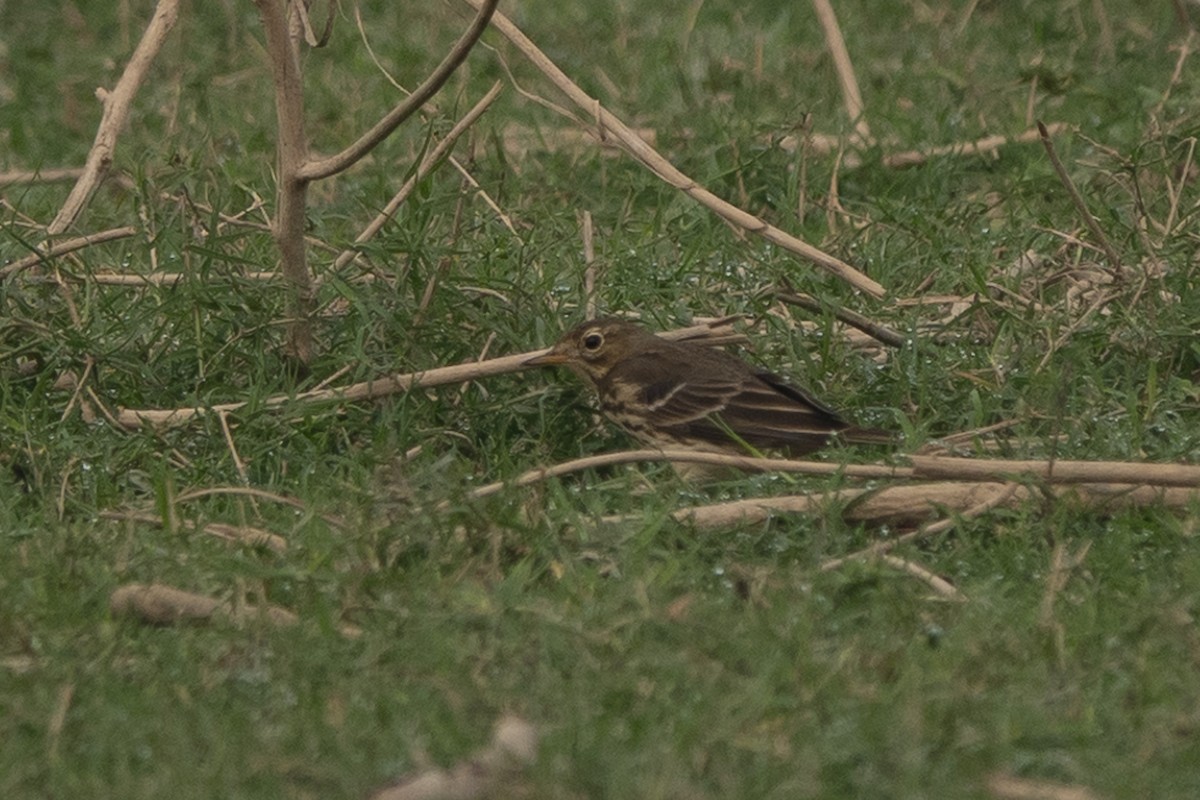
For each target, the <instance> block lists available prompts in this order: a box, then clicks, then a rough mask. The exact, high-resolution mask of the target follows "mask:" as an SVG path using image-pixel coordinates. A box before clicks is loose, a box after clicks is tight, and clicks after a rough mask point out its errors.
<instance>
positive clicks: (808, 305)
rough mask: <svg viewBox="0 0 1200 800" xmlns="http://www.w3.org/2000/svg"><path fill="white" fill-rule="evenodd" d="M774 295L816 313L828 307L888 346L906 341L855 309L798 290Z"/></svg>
mask: <svg viewBox="0 0 1200 800" xmlns="http://www.w3.org/2000/svg"><path fill="white" fill-rule="evenodd" d="M775 297H776V298H778V299H779V300H782V301H783V302H785V303H790V304H791V305H794V306H800V307H801V308H804V309H808V310H809V311H812V312H815V313H817V314H820V313H823V312H824V311H825V310H826V309H828V310H829V311H830V312H831V313H832V314H833V316H834V317H836V318H837V319H839V320H841V321H842V322H844V323H846V324H847V325H849V326H850V327H852V328H857V329H858V330H860V331H862V332H863V333H865V334H867V336H870V337H871V338H872V339H875V340H877V341H880V342H883V343H884V344H886V345H888V346H890V347H903V346H904V345H905V343H906V341H907V340H906V339H905V337H904V334H902V333H900V332H899V331H897V330H895V329H893V328H889V327H888V326H886V325H884V324H882V323H879V322H876V321H875V320H873V319H871V318H870V317H867V316H865V315H863V314H859V313H858V312H857V311H851V310H850V309H848V308H842V307H841V306H835V305H830V304H825V303H822V302H821V301H820V300H818V299H817V298H815V297H813V296H812V295H808V294H803V293H800V292H776V293H775Z"/></svg>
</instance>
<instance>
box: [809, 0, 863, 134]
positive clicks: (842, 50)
mask: <svg viewBox="0 0 1200 800" xmlns="http://www.w3.org/2000/svg"><path fill="white" fill-rule="evenodd" d="M812 4H813V9H814V10H815V11H816V12H817V19H818V20H819V21H820V23H821V30H822V31H823V32H824V33H825V45H826V46H827V47H828V48H829V55H830V57H831V58H833V68H834V71H835V72H837V76H838V83H839V84H840V85H841V87H842V101H843V102H844V103H845V105H846V115H847V116H848V117H849V118H850V124H852V125H853V126H854V134H855V137H856V139H857V140H858V141H857V142H855V144H858V145H869V144H870V143H871V141H872V139H871V128H870V126H869V125H867V115H866V106H864V105H863V100H862V92H860V91H859V89H858V78H857V77H856V76H855V74H854V62H852V61H851V60H850V51H849V50H847V49H846V39H845V37H843V36H842V29H841V26H840V25H838V21H837V14H835V13H834V11H833V5H832V4H831V3H830V2H829V0H812Z"/></svg>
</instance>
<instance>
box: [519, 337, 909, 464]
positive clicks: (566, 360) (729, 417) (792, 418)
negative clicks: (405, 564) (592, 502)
mask: <svg viewBox="0 0 1200 800" xmlns="http://www.w3.org/2000/svg"><path fill="white" fill-rule="evenodd" d="M525 363H526V364H527V365H529V366H549V365H562V366H566V367H569V368H570V369H571V370H572V371H573V372H575V373H576V374H578V375H579V376H580V377H582V378H583V379H584V381H585V382H587V383H588V384H590V385H591V386H592V388H594V389H595V390H596V393H597V394H598V395H599V397H600V410H601V411H603V412H604V415H605V416H606V417H608V418H609V419H610V420H612V421H613V422H615V423H616V424H617V425H619V426H620V427H621V428H623V429H625V430H626V431H628V432H629V433H630V434H631V435H632V436H633V437H634V438H636V439H638V440H639V441H641V442H644V443H645V444H647V445H650V446H651V447H655V448H659V449H670V448H677V449H683V450H701V451H707V452H714V453H727V454H731V455H742V456H746V455H755V454H758V453H759V451H762V450H780V451H783V452H784V453H786V454H788V455H791V456H799V455H803V454H805V453H810V452H812V451H813V450H817V449H819V448H821V447H824V446H825V445H827V444H829V443H830V442H831V441H833V440H834V439H838V440H841V441H845V442H850V443H874V444H880V443H889V442H892V441H894V437H893V436H892V435H891V434H890V433H888V432H886V431H882V430H874V429H868V428H859V427H856V426H854V425H851V424H850V423H848V422H846V421H845V420H844V419H842V418H841V417H840V416H839V415H838V414H837V412H835V411H834V410H833V409H831V408H829V407H828V406H826V405H825V404H824V403H821V402H820V401H819V400H817V399H816V398H814V397H813V396H812V395H811V394H809V393H808V392H806V391H805V390H803V389H800V388H798V387H796V386H794V385H792V384H790V383H788V382H787V381H786V380H784V379H783V378H781V377H779V376H778V375H775V374H774V373H771V372H767V371H766V370H762V369H758V368H755V367H753V366H751V365H750V364H747V363H746V362H745V361H742V360H741V359H740V358H737V357H736V356H733V355H730V354H729V353H726V352H724V351H722V350H717V349H714V348H712V347H707V346H705V345H702V344H697V343H695V342H673V341H669V340H667V339H662V338H659V337H658V336H655V335H654V334H653V333H651V332H650V331H648V330H646V329H645V328H642V327H641V326H639V325H635V324H634V323H632V322H627V321H625V320H621V319H613V318H604V319H595V320H590V321H588V322H584V323H582V324H580V325H578V326H576V327H575V328H573V329H571V330H570V331H568V332H567V333H566V335H564V336H563V337H562V338H561V339H560V340H559V341H558V343H556V344H555V345H554V346H553V347H552V348H550V350H549V351H548V352H546V353H545V354H543V355H540V356H535V357H533V358H531V359H528V360H527V361H526V362H525ZM679 473H680V475H681V476H683V477H685V478H707V477H713V474H712V473H711V471H709V470H703V469H695V468H694V465H693V466H692V467H691V468H688V467H685V466H684V465H680V467H679Z"/></svg>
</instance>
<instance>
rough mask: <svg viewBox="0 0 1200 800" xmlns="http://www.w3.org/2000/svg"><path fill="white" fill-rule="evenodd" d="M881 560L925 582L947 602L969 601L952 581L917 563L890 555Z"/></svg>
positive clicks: (881, 557) (882, 557)
mask: <svg viewBox="0 0 1200 800" xmlns="http://www.w3.org/2000/svg"><path fill="white" fill-rule="evenodd" d="M879 560H880V561H882V562H883V563H884V564H887V565H888V566H889V567H892V568H893V569H898V570H900V571H901V572H904V573H906V574H908V575H911V576H912V577H914V578H916V579H917V580H919V581H924V582H925V584H926V585H927V586H929V588H930V589H933V590H934V591H935V592H937V593H938V594H939V595H941V596H942V597H945V598H946V599H947V600H955V601H957V602H963V601H965V600H966V599H967V596H966V595H965V594H963V593H962V592H960V591H959V590H958V589H957V588H955V586H954V584H952V583H950V581H948V580H946V579H945V578H943V577H942V576H941V575H938V574H937V573H935V572H933V571H932V570H930V569H927V568H926V567H923V566H921V565H920V564H918V563H917V562H915V561H910V560H909V559H907V558H900V557H898V556H890V555H883V556H880V557H879Z"/></svg>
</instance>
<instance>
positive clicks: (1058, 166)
mask: <svg viewBox="0 0 1200 800" xmlns="http://www.w3.org/2000/svg"><path fill="white" fill-rule="evenodd" d="M1037 126H1038V133H1040V134H1041V137H1042V146H1043V147H1045V148H1046V155H1048V156H1049V157H1050V163H1051V164H1053V165H1054V171H1055V172H1056V173H1057V174H1058V179H1059V180H1060V181H1061V182H1062V185H1063V186H1065V187H1066V189H1067V194H1068V195H1070V197H1071V202H1072V203H1074V204H1075V210H1076V211H1078V212H1079V216H1081V217H1083V222H1084V224H1085V225H1087V227H1088V230H1090V231H1091V232H1092V236H1094V237H1096V241H1097V242H1099V244H1100V246H1101V247H1103V248H1104V253H1105V255H1107V256H1108V263H1109V266H1110V267H1111V268H1112V269H1113V270H1114V271H1120V269H1121V259H1120V258H1119V257H1118V256H1117V251H1116V250H1114V249H1113V246H1112V244H1111V243H1110V242H1109V241H1108V237H1107V236H1105V235H1104V231H1103V230H1102V229H1101V228H1100V223H1099V222H1098V221H1097V220H1096V218H1095V217H1094V216H1092V212H1091V211H1088V207H1087V203H1085V202H1084V200H1083V195H1081V194H1080V193H1079V189H1077V188H1075V183H1074V181H1072V180H1071V176H1070V175H1068V174H1067V168H1066V167H1064V166H1063V163H1062V161H1060V160H1059V158H1058V153H1057V151H1055V149H1054V140H1053V139H1051V138H1050V131H1049V130H1048V129H1047V128H1046V126H1045V125H1043V124H1042V122H1041V120H1039V121H1038V124H1037Z"/></svg>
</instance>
